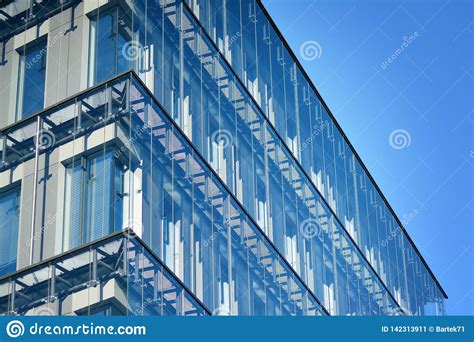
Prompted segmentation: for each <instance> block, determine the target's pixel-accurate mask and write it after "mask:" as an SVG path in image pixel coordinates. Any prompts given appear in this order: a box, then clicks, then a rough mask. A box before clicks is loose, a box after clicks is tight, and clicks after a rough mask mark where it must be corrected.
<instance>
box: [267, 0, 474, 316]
mask: <svg viewBox="0 0 474 342" xmlns="http://www.w3.org/2000/svg"><path fill="white" fill-rule="evenodd" d="M263 3H264V5H265V7H266V8H267V10H268V11H269V13H270V14H271V15H272V17H273V19H274V21H275V22H276V24H277V25H278V27H279V28H280V30H281V32H282V33H283V35H284V36H285V37H286V39H287V41H288V43H289V44H290V46H291V47H292V49H293V51H294V52H295V54H296V55H297V56H298V57H299V59H300V61H301V62H302V64H303V66H304V68H305V70H306V71H307V73H308V74H309V76H310V77H311V78H312V80H313V82H314V84H315V85H316V87H317V88H318V90H319V92H320V93H321V95H322V97H323V98H324V99H325V101H326V103H327V104H328V106H329V108H330V109H331V111H332V112H333V114H334V115H335V117H336V119H337V120H338V122H339V123H340V124H341V126H342V128H343V129H344V131H345V133H346V134H347V136H348V137H349V139H350V140H351V142H352V144H353V145H354V147H355V148H356V150H357V151H358V153H359V155H360V156H361V158H362V160H363V161H364V162H365V164H366V165H367V167H368V169H369V170H370V172H371V174H372V175H373V177H374V178H375V180H376V182H377V183H378V185H379V186H380V188H381V189H382V191H383V192H384V194H385V196H386V197H387V199H388V200H389V202H390V203H391V205H392V207H393V208H394V210H395V212H396V213H397V214H398V216H399V217H400V219H402V220H403V219H404V217H409V218H410V219H406V220H405V221H407V224H406V226H405V228H406V229H407V231H408V232H409V234H410V236H411V237H412V239H413V240H414V242H415V243H416V245H417V246H418V248H419V249H420V251H421V253H422V255H423V256H424V258H425V259H426V261H427V262H428V264H429V265H430V267H431V269H432V270H433V272H434V274H435V275H436V276H437V278H438V280H439V281H440V283H441V284H442V285H443V287H444V289H445V290H446V292H447V293H448V296H449V300H448V301H447V302H446V308H447V313H448V314H449V315H456V314H457V315H461V314H470V315H472V314H474V262H473V261H474V260H473V259H474V246H473V245H474V215H473V211H474V200H473V192H474V191H473V190H474V182H473V181H474V172H473V167H474V135H473V116H474V113H473V107H474V106H473V105H474V99H473V93H474V92H473V77H474V70H473V60H474V59H473V46H474V44H473V42H474V40H473V30H474V21H473V16H474V5H473V2H469V1H468V0H464V1H462V0H460V1H455V0H440V1H437V0H430V1H428V0H425V1H422V0H412V1H398V0H390V1H388V0H387V1H375V0H338V1H335V0H318V1H313V0H296V1H295V0H292V1H290V0H264V1H263ZM307 41H316V42H317V43H318V44H319V47H320V51H319V52H320V56H319V58H316V59H314V60H304V59H302V58H301V56H300V54H299V51H300V47H301V45H302V44H304V43H305V42H307ZM402 46H403V47H402ZM397 50H398V51H397ZM392 55H393V56H392ZM397 129H402V130H403V131H404V132H406V133H405V134H407V135H408V137H409V140H410V144H409V145H408V146H406V147H405V148H401V149H395V148H393V147H392V146H391V145H390V143H389V137H390V134H391V133H392V132H393V131H395V130H397ZM413 213H416V214H415V215H413Z"/></svg>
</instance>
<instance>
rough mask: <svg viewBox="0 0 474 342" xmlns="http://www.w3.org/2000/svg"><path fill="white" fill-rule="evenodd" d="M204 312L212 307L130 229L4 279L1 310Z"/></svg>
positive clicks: (0, 283)
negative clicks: (207, 307) (171, 270)
mask: <svg viewBox="0 0 474 342" xmlns="http://www.w3.org/2000/svg"><path fill="white" fill-rule="evenodd" d="M5 314H6V315H36V316H38V315H39V316H41V315H87V316H90V315H134V316H142V315H156V316H171V315H172V316H175V315H179V316H204V315H209V314H210V312H209V311H207V309H206V308H205V307H204V306H203V305H202V303H201V302H199V300H197V299H196V298H195V297H194V296H193V294H192V293H190V292H189V290H187V289H186V288H185V287H184V286H183V284H182V283H181V282H180V281H179V280H178V279H177V278H176V276H174V275H173V273H172V272H170V271H169V270H168V269H167V268H166V266H165V265H163V264H162V263H161V262H160V261H159V260H158V259H157V258H156V257H155V256H154V255H153V253H152V252H151V251H149V250H148V249H147V248H146V247H145V245H144V244H143V241H141V240H140V239H139V238H138V237H136V236H134V235H133V234H132V235H130V234H129V232H128V231H124V232H120V233H119V234H114V235H112V236H109V237H107V238H105V239H101V240H98V241H96V242H94V243H93V244H90V245H87V246H83V247H81V248H78V249H74V250H73V251H71V252H70V253H67V254H64V255H60V256H57V257H55V258H53V259H50V260H47V261H44V262H42V263H40V264H38V265H35V266H33V267H30V268H28V269H26V270H24V271H20V272H16V273H14V274H12V275H10V276H9V277H7V278H2V279H0V315H5Z"/></svg>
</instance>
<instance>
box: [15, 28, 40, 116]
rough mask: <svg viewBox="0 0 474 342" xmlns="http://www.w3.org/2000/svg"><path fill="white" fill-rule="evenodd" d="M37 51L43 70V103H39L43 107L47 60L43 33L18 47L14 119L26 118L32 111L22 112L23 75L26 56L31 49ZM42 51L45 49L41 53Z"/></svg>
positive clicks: (23, 94)
mask: <svg viewBox="0 0 474 342" xmlns="http://www.w3.org/2000/svg"><path fill="white" fill-rule="evenodd" d="M36 50H37V51H38V55H39V56H40V58H41V61H40V63H41V69H42V70H44V81H43V83H44V84H43V103H42V105H41V107H42V108H44V99H45V97H46V96H45V92H46V68H47V60H48V57H47V56H48V36H47V35H45V36H43V37H40V38H38V39H35V40H34V41H32V42H30V43H27V44H25V45H23V46H21V47H19V48H18V49H16V52H17V53H18V73H17V90H16V103H15V121H19V120H21V119H23V118H27V117H29V116H31V115H32V114H34V113H31V114H30V115H28V116H25V113H24V101H25V77H26V70H27V69H28V68H27V67H26V64H27V63H26V60H25V59H26V56H27V55H28V54H29V53H30V52H32V51H36ZM42 51H45V52H44V53H42Z"/></svg>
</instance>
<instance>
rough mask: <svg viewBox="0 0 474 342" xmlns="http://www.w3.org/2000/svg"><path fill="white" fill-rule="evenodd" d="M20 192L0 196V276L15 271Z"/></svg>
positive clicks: (14, 191)
mask: <svg viewBox="0 0 474 342" xmlns="http://www.w3.org/2000/svg"><path fill="white" fill-rule="evenodd" d="M19 201H20V192H19V190H12V191H9V192H7V193H5V194H0V275H2V274H6V273H9V272H13V271H15V270H16V256H17V249H18V224H19V218H20V207H19V204H20V203H19Z"/></svg>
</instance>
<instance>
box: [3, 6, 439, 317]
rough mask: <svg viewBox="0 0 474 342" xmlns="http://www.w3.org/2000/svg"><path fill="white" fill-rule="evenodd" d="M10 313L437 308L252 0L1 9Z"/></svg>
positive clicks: (420, 267)
mask: <svg viewBox="0 0 474 342" xmlns="http://www.w3.org/2000/svg"><path fill="white" fill-rule="evenodd" d="M0 158H1V160H0V313H2V314H6V315H30V314H55V315H56V314H57V315H97V314H106V315H112V314H113V315H227V314H228V315H437V314H444V306H443V301H444V298H447V296H446V294H445V293H444V291H443V289H442V288H441V286H440V284H439V283H438V281H437V280H436V278H435V277H434V275H433V273H432V272H431V271H430V269H429V267H428V265H427V264H426V262H425V261H424V259H423V258H422V257H421V255H420V253H419V251H418V250H417V248H416V246H415V245H414V243H413V242H412V240H411V239H410V237H409V236H408V234H407V232H406V231H405V229H404V228H403V226H402V223H401V222H400V220H399V219H398V218H397V216H396V215H395V213H394V212H393V210H392V208H391V207H390V206H389V204H388V203H387V201H386V199H385V197H384V196H383V194H382V193H381V191H380V189H379V188H378V187H377V185H376V184H375V183H374V181H373V179H372V178H371V176H370V175H369V173H368V171H367V169H366V167H365V166H364V165H363V163H362V162H361V160H360V158H359V157H358V156H357V154H356V153H355V151H354V149H353V148H352V146H351V144H350V143H349V141H348V140H347V138H346V137H345V135H344V133H343V132H342V130H341V128H340V127H339V126H338V124H337V122H336V121H335V119H334V117H333V116H332V114H331V113H330V112H329V109H328V108H327V106H326V105H325V103H324V102H323V100H322V99H321V97H320V95H319V94H318V92H317V90H316V88H315V87H314V85H313V84H312V83H311V80H310V79H309V78H308V76H307V75H306V74H305V72H304V70H303V69H302V67H301V65H300V64H299V62H298V61H297V59H296V57H295V55H294V54H293V53H292V52H291V50H290V49H289V47H288V45H287V44H286V42H285V41H284V39H283V37H282V36H281V34H280V32H279V31H278V29H277V28H276V27H275V25H274V23H273V22H272V20H271V18H270V17H269V15H268V13H267V12H266V11H265V9H264V8H263V5H262V4H261V3H260V1H259V0H220V1H214V0H212V1H211V0H189V1H181V0H136V1H131V0H85V1H78V0H3V1H1V2H0Z"/></svg>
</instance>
